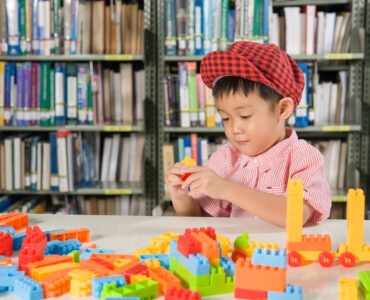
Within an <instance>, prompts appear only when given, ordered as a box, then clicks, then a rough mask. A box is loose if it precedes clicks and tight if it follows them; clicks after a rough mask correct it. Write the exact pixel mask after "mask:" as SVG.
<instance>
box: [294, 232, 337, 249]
mask: <svg viewBox="0 0 370 300" xmlns="http://www.w3.org/2000/svg"><path fill="white" fill-rule="evenodd" d="M287 250H288V251H328V252H331V238H330V236H329V235H328V234H325V235H324V236H322V235H321V234H318V235H317V236H315V235H313V234H310V235H309V236H307V235H306V234H303V235H302V242H290V243H289V242H288V243H287Z"/></svg>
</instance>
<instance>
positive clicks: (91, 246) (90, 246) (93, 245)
mask: <svg viewBox="0 0 370 300" xmlns="http://www.w3.org/2000/svg"><path fill="white" fill-rule="evenodd" d="M87 248H92V249H96V244H91V245H89V246H87Z"/></svg>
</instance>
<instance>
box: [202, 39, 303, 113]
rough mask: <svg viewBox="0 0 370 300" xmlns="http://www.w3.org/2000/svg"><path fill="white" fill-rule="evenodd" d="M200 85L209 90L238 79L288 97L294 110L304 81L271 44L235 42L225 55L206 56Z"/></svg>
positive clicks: (299, 73) (298, 72) (294, 67)
mask: <svg viewBox="0 0 370 300" xmlns="http://www.w3.org/2000/svg"><path fill="white" fill-rule="evenodd" d="M200 73H201V75H202V79H203V82H204V84H205V85H206V86H208V87H209V88H210V89H213V88H214V86H215V84H216V82H217V80H218V79H220V78H221V77H225V76H238V77H242V78H245V79H248V80H251V81H254V82H259V83H262V84H265V85H267V86H269V87H271V88H273V89H274V90H275V91H276V92H278V93H279V94H280V95H282V96H284V97H290V98H292V99H293V101H294V106H295V107H297V105H298V104H299V102H300V101H301V95H302V91H303V88H304V77H303V73H302V71H301V69H300V68H299V67H298V65H297V64H296V62H295V61H294V60H293V59H292V58H291V57H290V56H289V55H288V54H287V53H286V52H285V51H283V50H281V49H280V48H279V47H278V46H276V45H274V44H260V43H255V42H236V43H234V44H232V46H231V47H230V48H229V49H228V50H226V51H214V52H211V53H209V54H207V55H206V56H205V57H204V58H203V59H202V62H201V65H200Z"/></svg>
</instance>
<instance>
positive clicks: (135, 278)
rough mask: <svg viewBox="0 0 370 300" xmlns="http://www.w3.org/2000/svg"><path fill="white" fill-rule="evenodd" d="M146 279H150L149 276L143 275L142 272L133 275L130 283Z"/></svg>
mask: <svg viewBox="0 0 370 300" xmlns="http://www.w3.org/2000/svg"><path fill="white" fill-rule="evenodd" d="M146 279H148V276H146V275H141V274H137V275H132V276H131V277H130V284H132V283H136V282H139V281H143V280H146Z"/></svg>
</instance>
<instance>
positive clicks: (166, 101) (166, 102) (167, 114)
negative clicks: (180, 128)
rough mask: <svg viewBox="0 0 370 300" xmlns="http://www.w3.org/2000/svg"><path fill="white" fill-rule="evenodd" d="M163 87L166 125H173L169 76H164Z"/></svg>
mask: <svg viewBox="0 0 370 300" xmlns="http://www.w3.org/2000/svg"><path fill="white" fill-rule="evenodd" d="M162 87H163V105H164V107H163V109H164V126H171V112H170V104H169V96H168V91H169V90H168V77H163V78H162Z"/></svg>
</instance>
